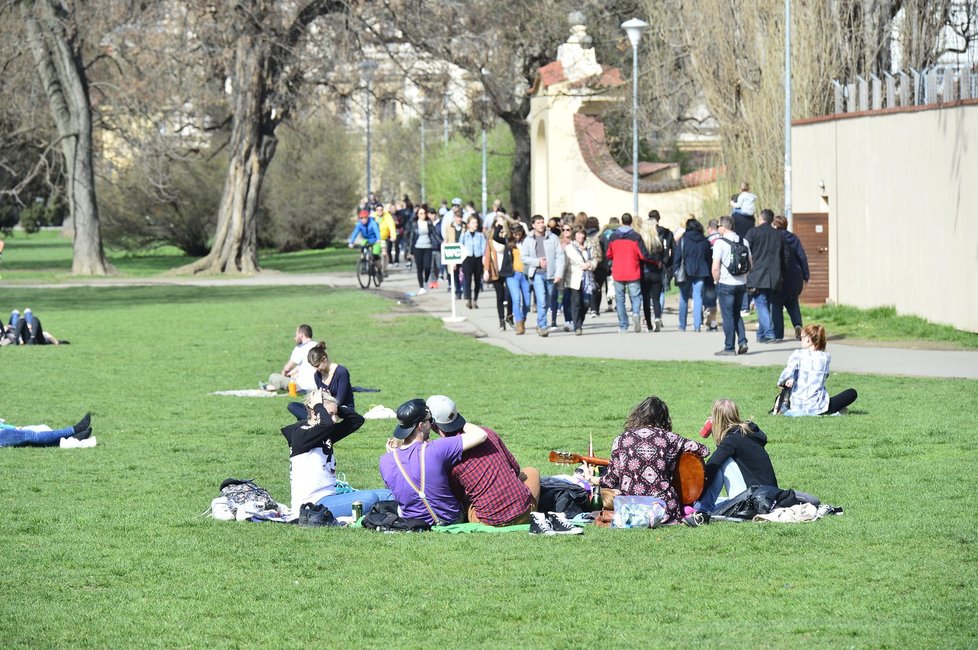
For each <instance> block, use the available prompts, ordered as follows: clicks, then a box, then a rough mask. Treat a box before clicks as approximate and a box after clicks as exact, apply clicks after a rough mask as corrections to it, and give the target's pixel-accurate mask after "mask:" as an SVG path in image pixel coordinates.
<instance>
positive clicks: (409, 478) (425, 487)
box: [380, 397, 488, 526]
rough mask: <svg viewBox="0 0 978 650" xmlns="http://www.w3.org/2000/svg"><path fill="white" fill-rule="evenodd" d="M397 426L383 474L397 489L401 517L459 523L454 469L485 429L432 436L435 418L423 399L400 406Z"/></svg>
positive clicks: (480, 440)
mask: <svg viewBox="0 0 978 650" xmlns="http://www.w3.org/2000/svg"><path fill="white" fill-rule="evenodd" d="M397 422H398V424H397V427H395V428H394V437H393V438H391V439H390V440H388V441H387V453H386V454H384V455H383V456H381V457H380V475H381V476H382V477H383V479H384V483H385V484H386V485H387V487H388V488H390V490H391V492H393V493H394V498H395V499H396V500H397V502H398V504H399V506H400V507H399V511H400V512H399V514H400V516H402V517H406V518H413V519H422V520H424V521H426V522H428V523H429V524H431V525H433V526H439V525H447V524H454V523H456V522H457V521H458V520H459V519H460V518H461V517H460V515H461V507H460V506H459V502H458V499H457V498H456V497H455V494H454V493H452V487H451V480H450V475H451V469H452V466H454V465H455V464H457V463H458V462H460V461H461V460H462V452H464V451H466V450H468V449H472V448H473V447H475V446H476V445H480V444H482V443H483V442H485V441H486V439H487V438H488V434H487V433H486V431H485V429H482V428H481V427H471V428H470V430H468V431H463V432H462V433H461V434H459V435H457V436H451V437H450V438H436V439H434V440H429V439H428V438H429V436H430V435H431V425H432V418H431V412H430V411H429V410H428V407H427V405H426V404H425V401H424V400H423V399H421V398H420V397H418V398H415V399H412V400H408V401H407V402H404V403H403V404H401V405H400V406H399V407H397Z"/></svg>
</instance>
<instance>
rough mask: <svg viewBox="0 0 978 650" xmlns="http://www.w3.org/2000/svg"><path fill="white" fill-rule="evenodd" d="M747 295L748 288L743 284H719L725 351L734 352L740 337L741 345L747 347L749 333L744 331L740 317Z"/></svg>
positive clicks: (718, 296)
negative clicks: (741, 307) (742, 303)
mask: <svg viewBox="0 0 978 650" xmlns="http://www.w3.org/2000/svg"><path fill="white" fill-rule="evenodd" d="M745 295H747V287H746V285H743V284H718V285H717V302H719V303H720V315H721V317H722V318H723V349H724V350H733V349H734V343H736V342H737V341H736V339H737V338H738V337H739V339H740V344H741V345H743V346H746V345H747V332H746V331H745V330H744V319H743V317H741V315H740V303H741V301H743V299H744V296H745Z"/></svg>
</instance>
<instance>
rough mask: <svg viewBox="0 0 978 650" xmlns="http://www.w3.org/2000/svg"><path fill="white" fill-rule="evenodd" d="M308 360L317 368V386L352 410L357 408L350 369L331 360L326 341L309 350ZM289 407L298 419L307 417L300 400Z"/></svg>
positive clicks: (314, 376)
mask: <svg viewBox="0 0 978 650" xmlns="http://www.w3.org/2000/svg"><path fill="white" fill-rule="evenodd" d="M306 361H307V362H308V364H309V366H310V367H311V368H314V369H315V372H314V373H313V381H314V382H315V383H316V388H318V389H321V390H325V391H326V392H327V393H329V394H330V395H331V396H332V397H333V398H334V399H335V400H336V401H337V402H339V403H340V404H342V405H343V406H345V407H347V408H349V409H350V410H355V409H356V406H355V404H354V402H353V387H352V386H351V385H350V371H349V370H347V369H346V367H345V366H341V365H340V364H338V363H333V362H332V361H330V360H329V353H328V352H326V344H325V343H317V344H316V345H314V346H313V347H312V348H311V349H310V350H309V354H308V355H307V356H306ZM287 408H288V409H289V413H291V414H292V415H294V416H295V417H296V419H299V420H301V419H303V418H305V417H306V409H305V407H304V406H303V405H302V404H301V403H300V402H292V403H290V404H289V405H288V407H287Z"/></svg>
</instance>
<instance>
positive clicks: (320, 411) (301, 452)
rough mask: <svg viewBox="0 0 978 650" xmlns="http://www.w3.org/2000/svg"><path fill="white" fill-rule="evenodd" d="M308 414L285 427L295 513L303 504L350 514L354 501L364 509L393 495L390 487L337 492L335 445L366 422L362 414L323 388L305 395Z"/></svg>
mask: <svg viewBox="0 0 978 650" xmlns="http://www.w3.org/2000/svg"><path fill="white" fill-rule="evenodd" d="M305 408H306V417H305V419H304V420H300V421H298V422H294V423H292V424H290V425H288V426H284V427H282V435H283V436H284V437H285V440H286V441H287V442H288V443H289V482H290V484H291V488H292V514H293V515H298V514H299V512H300V509H301V508H302V506H304V505H307V504H312V505H321V506H325V507H326V508H329V510H330V512H332V513H333V515H334V516H337V517H348V516H350V514H351V513H352V512H353V510H352V504H353V502H354V501H362V502H363V509H364V512H366V511H367V510H369V509H370V507H371V506H372V505H373V504H375V503H377V502H378V501H385V500H388V499H390V498H391V493H390V491H388V490H355V491H353V492H346V493H343V494H337V493H336V456H335V454H334V453H333V446H334V445H335V444H336V443H337V442H339V441H340V440H342V439H344V438H346V437H347V436H349V435H350V434H352V433H354V432H356V431H357V430H358V429H359V428H360V427H362V426H363V422H364V420H363V416H362V415H360V414H358V413H357V412H356V411H354V410H353V409H352V408H350V407H347V406H344V405H342V404H338V403H337V402H336V400H335V399H333V398H332V397H331V396H330V395H329V394H328V393H326V392H325V391H323V390H314V391H311V392H310V393H309V394H307V395H306V399H305Z"/></svg>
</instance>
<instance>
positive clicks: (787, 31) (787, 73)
mask: <svg viewBox="0 0 978 650" xmlns="http://www.w3.org/2000/svg"><path fill="white" fill-rule="evenodd" d="M784 218H785V220H787V222H788V224H787V227H788V228H790V227H791V0H784Z"/></svg>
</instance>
